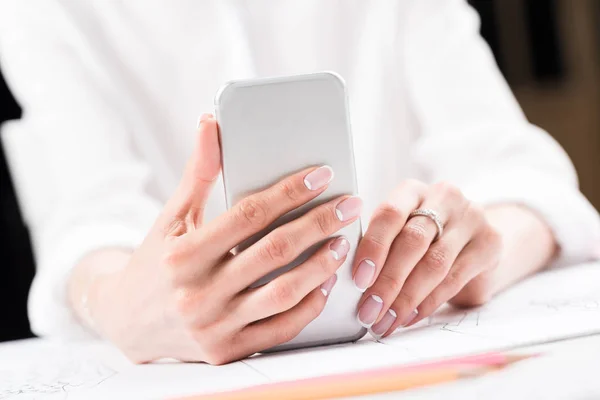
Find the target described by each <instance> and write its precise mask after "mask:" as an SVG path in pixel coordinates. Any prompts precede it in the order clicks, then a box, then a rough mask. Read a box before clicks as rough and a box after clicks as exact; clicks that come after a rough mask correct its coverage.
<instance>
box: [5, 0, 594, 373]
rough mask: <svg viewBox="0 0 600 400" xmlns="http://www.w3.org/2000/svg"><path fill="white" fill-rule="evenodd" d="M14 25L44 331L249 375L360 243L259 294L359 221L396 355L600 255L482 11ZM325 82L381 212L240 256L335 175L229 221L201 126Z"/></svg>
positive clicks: (71, 7)
mask: <svg viewBox="0 0 600 400" xmlns="http://www.w3.org/2000/svg"><path fill="white" fill-rule="evenodd" d="M0 27H1V28H0V29H1V32H0V57H1V59H2V64H3V68H4V69H5V73H6V76H7V79H8V83H9V85H10V87H11V88H12V90H13V92H14V94H15V96H16V97H17V99H18V100H19V102H20V104H21V105H22V107H23V110H24V114H23V118H22V119H21V120H20V121H16V122H12V123H10V124H7V125H6V126H4V128H3V135H4V140H5V143H6V147H7V148H8V149H9V152H10V153H9V154H10V159H11V164H12V169H13V173H14V174H15V178H16V181H17V186H18V190H19V194H20V199H21V202H22V206H23V209H24V213H25V216H26V219H27V222H28V224H29V227H30V228H31V233H32V236H33V242H34V245H35V250H36V258H37V265H38V270H37V274H36V277H35V281H34V283H33V286H32V289H31V294H30V304H29V308H30V319H31V323H32V327H33V330H34V331H35V332H36V333H37V334H40V335H63V336H67V335H73V334H75V333H77V332H78V331H80V330H81V331H87V332H91V333H92V334H96V335H99V336H101V337H104V338H106V339H108V340H110V341H112V342H113V343H114V344H115V345H116V346H118V347H119V348H120V349H121V350H122V351H123V352H124V353H125V354H126V355H128V356H129V357H130V358H131V359H132V360H133V361H136V362H146V361H151V360H155V359H158V358H161V357H174V358H177V359H180V360H193V361H205V362H209V363H213V364H220V363H224V362H228V361H231V360H235V359H239V358H241V357H244V356H247V355H249V354H252V353H254V352H257V351H260V350H262V349H265V348H267V347H271V346H273V345H276V344H279V343H282V342H285V341H287V340H289V339H291V338H292V337H294V336H295V335H297V334H298V333H299V332H300V330H301V329H302V328H303V327H304V326H306V324H308V323H309V322H310V321H311V320H312V319H314V318H315V317H316V316H317V315H318V314H319V312H320V311H321V310H322V308H323V307H324V305H325V304H326V301H327V295H328V293H329V292H330V291H331V290H332V289H333V285H334V284H335V271H336V270H337V268H338V267H339V266H340V265H341V264H342V263H343V261H344V260H345V254H346V253H347V251H348V250H349V249H348V248H347V246H346V244H347V242H343V241H342V240H340V239H334V240H332V241H330V242H328V243H327V244H326V245H325V247H324V248H323V249H322V250H321V251H318V252H317V253H316V254H315V255H314V256H313V257H312V258H311V259H309V260H308V261H307V262H306V263H305V264H303V265H302V268H298V269H295V270H294V272H293V273H292V272H288V273H286V274H284V275H282V276H281V277H279V278H278V279H276V280H275V281H273V282H271V283H269V284H268V285H266V286H264V287H262V288H259V289H256V290H253V291H247V290H244V288H245V287H246V286H247V285H248V284H249V283H250V282H251V281H252V279H253V278H255V277H253V276H252V274H258V273H264V272H268V271H269V270H271V269H274V268H276V267H277V266H279V265H283V264H285V263H286V262H288V261H289V260H291V259H293V258H294V257H295V256H296V255H297V254H298V253H299V252H301V251H302V250H303V249H305V248H307V247H308V246H309V245H310V244H312V243H315V242H317V241H319V240H320V239H322V238H323V237H326V236H327V235H329V234H332V233H334V232H335V231H337V230H339V228H340V227H341V226H343V225H344V224H347V223H352V222H353V221H354V220H356V218H358V216H359V215H361V216H362V219H363V221H364V224H365V226H367V229H366V231H365V234H364V239H363V240H362V242H361V243H360V245H359V247H358V249H357V255H356V265H353V279H354V281H355V284H356V286H357V290H361V291H364V295H363V297H362V299H361V301H360V303H359V305H358V309H357V315H358V318H359V320H360V321H361V323H362V324H363V325H365V326H367V327H369V328H370V330H371V332H372V334H373V335H375V336H376V337H382V336H387V335H390V334H391V333H392V332H394V331H395V330H396V329H397V328H401V327H404V326H409V325H411V324H415V323H416V322H418V321H419V320H421V319H423V318H426V317H427V316H429V315H431V313H433V312H434V311H435V310H436V309H437V308H438V307H439V306H440V305H441V304H443V303H445V302H447V301H450V302H451V303H453V304H456V305H463V306H473V305H478V304H482V303H484V302H486V301H488V300H489V299H490V298H491V297H492V296H493V295H494V294H496V293H498V292H499V291H501V290H502V289H504V288H506V287H507V286H509V285H511V284H513V283H515V282H517V281H518V280H520V279H522V278H523V277H525V276H527V275H529V274H532V273H535V272H536V271H539V270H541V269H542V268H544V267H545V266H547V265H549V264H560V263H574V262H579V261H583V260H587V259H591V258H593V257H599V254H598V248H597V246H598V243H600V221H599V218H598V214H597V212H596V211H595V210H594V209H593V208H592V206H591V205H590V204H589V203H588V202H587V201H586V200H585V198H584V197H583V196H582V195H581V194H580V193H579V191H578V189H577V178H576V175H575V171H574V170H573V167H572V165H571V163H570V161H569V160H568V158H567V156H566V155H565V153H564V152H563V151H562V149H561V148H560V147H559V146H558V145H557V144H556V143H555V142H554V141H553V140H552V139H551V138H550V137H549V136H548V135H547V134H546V133H545V132H543V131H542V130H540V129H539V128H537V127H535V126H532V125H531V124H529V123H528V122H527V120H526V119H525V117H524V115H523V113H522V112H521V110H520V109H519V107H518V104H517V103H516V101H515V99H514V98H513V97H512V95H511V93H510V90H509V88H508V87H507V85H506V83H505V82H504V81H503V79H502V77H501V75H500V73H499V72H498V70H497V68H496V66H495V64H494V61H493V57H492V55H491V54H490V51H489V49H488V48H487V47H486V46H485V44H484V42H483V41H482V39H481V38H480V37H479V35H478V19H477V16H476V14H475V12H474V11H473V10H472V9H470V8H469V7H468V5H467V4H466V3H465V2H464V1H462V0H432V1H427V2H425V1H419V0H398V1H395V2H378V1H355V2H334V1H328V2H323V1H317V0H315V1H302V2H300V1H296V2H293V1H274V0H273V1H267V0H263V1H253V2H241V1H233V0H228V1H219V2H217V1H215V2H208V1H206V2H187V3H185V4H184V3H182V2H177V3H173V2H163V3H160V4H159V3H156V2H154V3H151V4H149V3H147V2H77V1H72V2H69V1H37V2H32V1H29V2H22V1H19V0H10V1H5V2H3V4H2V6H1V7H0ZM317 70H334V71H337V72H338V73H340V74H341V75H342V76H343V77H345V79H346V81H347V83H348V88H349V93H350V101H351V107H350V108H351V112H352V125H353V134H354V139H355V142H356V143H355V148H356V149H357V150H356V163H357V174H358V182H359V189H360V194H361V198H360V199H359V198H350V199H348V198H347V197H343V198H340V199H336V200H334V201H332V202H331V203H328V204H325V205H324V206H323V207H321V208H319V209H317V210H315V211H314V212H312V213H308V214H307V215H305V216H304V217H302V219H301V220H298V221H297V222H295V223H290V224H287V225H285V226H283V227H282V228H280V229H278V230H276V231H274V232H273V233H271V234H270V235H269V236H268V237H266V238H265V239H263V240H261V241H260V242H259V243H257V244H256V245H254V246H253V247H252V248H250V249H249V250H247V251H245V252H243V253H242V254H240V255H238V256H235V257H231V256H230V255H229V253H228V252H229V249H231V248H232V247H234V246H235V244H237V243H239V242H240V241H241V240H243V238H245V237H248V236H249V235H251V234H252V233H253V232H257V231H259V230H260V229H261V228H262V227H264V226H266V224H268V223H269V222H270V221H272V220H273V219H275V218H276V217H277V216H279V215H281V214H283V213H285V212H286V211H287V210H289V209H292V208H295V207H297V206H299V205H301V204H303V203H304V202H306V201H308V200H309V199H311V198H313V197H314V196H316V195H318V194H319V193H320V192H321V191H323V190H325V188H326V187H327V182H328V181H329V180H330V179H331V178H332V176H331V171H329V170H328V169H327V168H321V169H315V168H311V169H308V170H305V171H301V172H299V173H298V174H295V175H293V176H290V177H288V178H286V179H285V180H284V181H282V182H281V183H279V184H277V185H275V186H273V187H272V188H269V189H267V190H266V191H265V192H262V193H258V194H256V195H253V196H251V197H249V198H248V199H245V200H244V201H242V202H241V203H240V204H238V205H236V206H235V207H234V208H233V209H232V210H231V211H226V210H225V207H224V200H223V196H222V190H220V189H215V187H214V186H215V185H216V186H220V185H221V182H220V181H219V168H220V158H219V148H218V140H217V131H216V122H215V120H214V118H213V117H212V116H211V115H210V114H207V115H204V116H203V117H202V118H201V121H200V122H199V127H198V130H197V132H196V134H194V133H193V123H194V121H195V119H196V116H197V113H198V112H199V111H200V110H208V111H210V110H211V109H212V97H213V94H214V93H215V92H216V90H217V88H218V87H219V86H220V85H221V84H222V83H223V82H225V81H227V80H231V79H237V78H247V77H253V76H266V75H283V74H294V73H301V72H311V71H317ZM185 160H189V161H188V162H187V164H186V161H185ZM178 182H179V184H178ZM305 182H308V184H305ZM415 210H426V211H427V210H429V211H431V212H432V213H433V214H429V215H417V216H414V215H411V212H413V211H415ZM340 212H341V214H342V215H345V216H346V217H345V218H337V217H336V215H337V214H339V213H340ZM319 222H320V223H321V224H320V225H319V224H318V223H319ZM437 223H439V224H440V226H438V224H437ZM319 227H320V229H319ZM298 238H302V239H298ZM328 250H333V253H332V252H330V251H328ZM320 289H323V290H320ZM81 328H83V330H82V329H81Z"/></svg>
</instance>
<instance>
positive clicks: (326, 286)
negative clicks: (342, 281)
mask: <svg viewBox="0 0 600 400" xmlns="http://www.w3.org/2000/svg"><path fill="white" fill-rule="evenodd" d="M336 282H337V275H333V276H331V277H329V279H327V280H326V281H325V282H323V284H322V285H321V293H323V296H325V297H327V296H328V295H329V293H331V289H333V287H334V286H335V283H336Z"/></svg>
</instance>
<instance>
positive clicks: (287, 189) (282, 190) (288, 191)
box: [276, 179, 300, 202]
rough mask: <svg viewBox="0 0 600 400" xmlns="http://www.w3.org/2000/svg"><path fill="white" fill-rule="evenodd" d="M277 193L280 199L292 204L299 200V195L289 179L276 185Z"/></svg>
mask: <svg viewBox="0 0 600 400" xmlns="http://www.w3.org/2000/svg"><path fill="white" fill-rule="evenodd" d="M276 190H277V193H278V194H280V195H281V196H282V197H284V198H286V199H288V200H291V201H292V202H296V201H298V200H299V198H300V193H299V192H298V188H297V187H296V185H294V183H293V182H292V181H290V180H289V179H285V180H283V181H281V182H279V183H277V189H276Z"/></svg>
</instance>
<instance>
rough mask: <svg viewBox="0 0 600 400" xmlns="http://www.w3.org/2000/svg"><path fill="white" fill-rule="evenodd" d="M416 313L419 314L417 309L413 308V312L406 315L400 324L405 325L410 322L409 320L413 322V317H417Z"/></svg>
mask: <svg viewBox="0 0 600 400" xmlns="http://www.w3.org/2000/svg"><path fill="white" fill-rule="evenodd" d="M417 315H419V311H418V310H416V309H415V310H413V312H411V313H410V314H409V315H408V317H406V319H405V320H404V323H402V326H406V325H408V324H410V323H411V322H413V320H414V319H415V318H417Z"/></svg>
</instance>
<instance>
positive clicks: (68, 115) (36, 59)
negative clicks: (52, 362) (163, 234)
mask: <svg viewBox="0 0 600 400" xmlns="http://www.w3.org/2000/svg"><path fill="white" fill-rule="evenodd" d="M69 15H71V14H69V12H67V11H66V10H65V9H63V7H62V6H61V5H59V2H54V1H33V0H32V1H22V0H3V1H2V4H1V5H0V57H1V58H0V60H1V62H2V68H3V71H4V73H5V76H6V80H7V83H8V85H9V87H10V88H11V89H12V91H13V93H14V95H15V97H16V99H17V101H18V102H19V103H20V105H21V107H22V109H23V118H22V119H21V120H19V121H12V122H10V123H7V124H5V125H4V126H3V127H2V137H3V143H4V145H5V148H6V152H7V159H8V161H9V164H10V166H11V172H12V174H13V180H14V181H15V186H16V189H17V193H18V197H19V202H20V205H21V209H22V212H23V214H24V218H25V221H26V223H27V225H28V227H29V229H30V233H31V238H32V243H33V247H34V253H35V259H36V275H35V279H34V282H33V285H32V288H31V291H30V297H29V318H30V323H31V327H32V330H33V332H34V333H36V334H38V335H44V336H46V335H55V336H72V335H80V334H82V333H83V332H84V330H83V329H82V328H81V327H80V326H79V324H78V322H77V320H76V319H75V317H74V315H73V314H72V312H71V310H70V308H69V306H68V303H67V297H66V285H65V284H66V282H67V279H68V275H69V272H70V271H71V269H72V268H73V266H74V265H75V264H76V263H77V262H78V260H79V259H81V257H83V256H84V255H86V253H89V252H90V251H93V250H97V249H101V248H107V247H115V246H116V247H124V248H129V249H131V248H134V247H135V246H136V245H138V244H139V243H140V242H141V241H142V240H143V238H144V236H145V234H146V232H147V231H148V229H149V228H150V226H151V225H152V223H153V221H154V219H155V217H156V215H157V214H158V212H159V210H160V204H159V202H158V201H156V199H154V198H152V197H150V196H149V195H148V194H147V193H146V192H145V186H146V184H147V182H148V179H149V178H150V172H151V171H150V170H149V167H148V165H146V164H145V163H144V162H143V161H141V160H140V159H138V158H136V155H135V154H134V151H133V148H132V145H131V129H132V127H131V126H130V125H131V124H130V123H129V121H128V119H127V118H126V116H125V115H124V112H123V111H122V110H121V109H120V108H119V104H121V101H120V100H121V98H120V96H123V95H124V94H123V93H121V92H119V91H118V90H117V89H116V88H115V85H114V84H113V82H114V79H113V78H114V76H110V75H109V74H108V73H107V71H106V70H105V68H103V62H104V61H105V60H103V59H102V58H101V57H100V56H99V55H98V54H95V53H93V51H92V49H93V47H94V46H92V45H90V44H89V43H87V42H86V38H85V37H84V35H82V34H81V32H79V31H78V29H77V22H78V21H75V18H70V17H69Z"/></svg>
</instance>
